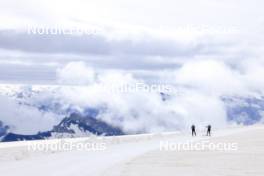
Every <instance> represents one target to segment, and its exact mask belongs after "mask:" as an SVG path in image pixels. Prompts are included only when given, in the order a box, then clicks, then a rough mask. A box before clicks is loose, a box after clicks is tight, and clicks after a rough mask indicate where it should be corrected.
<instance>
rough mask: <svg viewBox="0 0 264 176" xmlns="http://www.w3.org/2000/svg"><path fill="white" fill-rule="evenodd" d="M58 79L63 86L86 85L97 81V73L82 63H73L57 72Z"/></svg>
mask: <svg viewBox="0 0 264 176" xmlns="http://www.w3.org/2000/svg"><path fill="white" fill-rule="evenodd" d="M57 79H58V82H59V83H61V84H72V85H85V84H90V83H93V82H94V81H95V72H94V70H93V69H92V68H88V67H87V66H86V65H85V64H84V63H82V62H71V63H69V64H67V65H66V66H65V67H64V68H61V69H58V70H57Z"/></svg>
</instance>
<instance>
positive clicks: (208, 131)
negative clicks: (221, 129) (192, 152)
mask: <svg viewBox="0 0 264 176" xmlns="http://www.w3.org/2000/svg"><path fill="white" fill-rule="evenodd" d="M211 129H212V127H211V125H208V126H207V133H206V136H211Z"/></svg>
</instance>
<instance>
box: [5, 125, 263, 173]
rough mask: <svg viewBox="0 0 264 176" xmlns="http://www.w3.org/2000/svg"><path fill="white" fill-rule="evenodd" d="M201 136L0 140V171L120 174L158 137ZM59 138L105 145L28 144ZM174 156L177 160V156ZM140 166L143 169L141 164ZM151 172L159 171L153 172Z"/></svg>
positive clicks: (155, 146)
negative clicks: (88, 147)
mask: <svg viewBox="0 0 264 176" xmlns="http://www.w3.org/2000/svg"><path fill="white" fill-rule="evenodd" d="M256 129H261V130H263V131H264V127H263V126H261V125H259V126H253V127H232V128H228V129H224V130H221V131H215V132H214V134H213V137H211V138H210V139H217V138H221V137H228V136H232V135H240V134H241V135H242V134H244V133H245V132H247V131H250V130H251V131H252V130H256ZM203 139H209V138H208V137H206V136H203V135H200V136H197V137H191V136H190V134H186V133H181V132H173V133H159V134H143V135H127V136H115V137H96V136H91V137H89V138H74V139H53V140H48V141H30V142H29V141H20V142H8V143H0V173H1V175H3V176H17V175H23V176H24V175H25V176H35V175H37V176H72V175H78V176H101V175H105V176H106V175H109V176H110V175H112V176H118V175H131V173H129V172H123V174H121V171H122V169H124V165H126V164H127V163H130V162H131V161H133V160H135V159H136V158H141V157H143V156H144V155H146V154H147V153H151V152H154V153H155V152H156V153H157V151H159V147H160V141H173V142H186V141H190V140H192V141H199V140H203ZM62 142H63V143H74V144H80V143H82V144H83V143H99V144H100V143H103V144H104V147H105V148H104V150H98V151H95V150H91V151H87V150H77V149H73V150H71V151H58V150H48V151H40V150H39V151H33V150H32V146H34V145H37V144H58V143H62ZM30 147H31V148H30ZM30 149H31V150H30ZM175 159H176V160H177V158H175ZM159 162H164V163H166V158H164V157H162V158H160V161H159ZM152 164H153V163H152ZM143 166H144V165H143ZM145 166H149V167H152V166H151V163H150V165H148V164H147V163H145ZM131 167H133V165H131ZM141 169H143V170H144V167H143V168H141ZM124 173H125V174H124ZM173 174H174V173H171V175H173ZM132 175H133V174H132ZM135 175H136V174H135ZM154 175H163V174H162V173H158V172H156V173H155V174H154Z"/></svg>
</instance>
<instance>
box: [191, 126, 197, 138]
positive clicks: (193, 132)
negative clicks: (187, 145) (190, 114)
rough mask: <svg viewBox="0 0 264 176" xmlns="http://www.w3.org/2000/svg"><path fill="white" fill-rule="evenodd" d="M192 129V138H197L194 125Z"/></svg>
mask: <svg viewBox="0 0 264 176" xmlns="http://www.w3.org/2000/svg"><path fill="white" fill-rule="evenodd" d="M191 129H192V136H196V131H195V126H194V125H192V126H191Z"/></svg>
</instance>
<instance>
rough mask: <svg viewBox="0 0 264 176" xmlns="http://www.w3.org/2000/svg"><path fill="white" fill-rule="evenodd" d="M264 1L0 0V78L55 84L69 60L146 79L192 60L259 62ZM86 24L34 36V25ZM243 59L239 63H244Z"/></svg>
mask: <svg viewBox="0 0 264 176" xmlns="http://www.w3.org/2000/svg"><path fill="white" fill-rule="evenodd" d="M263 6H264V2H263V1H262V0H251V1H249V0H239V1H238V0H221V1H219V0H185V1H179V0H144V1H142V0H109V1H103V0H68V1H65V0H45V1H44V0H8V1H4V0H0V21H1V23H0V68H1V69H0V75H1V76H0V81H4V82H16V81H19V82H22V83H23V82H28V81H30V80H31V81H32V80H33V81H35V80H39V81H40V82H45V83H49V82H50V83H54V81H55V74H56V70H57V69H58V68H60V67H63V66H64V65H65V64H67V63H69V62H73V61H82V62H85V63H86V64H87V65H89V66H90V67H93V68H95V69H98V70H104V69H119V70H125V71H128V72H132V73H135V74H137V75H139V76H141V77H146V79H148V78H150V77H153V75H154V79H155V73H159V72H161V71H164V70H176V69H178V68H180V67H181V66H182V65H183V64H184V63H186V62H192V61H194V60H203V59H210V60H220V61H221V62H224V63H226V64H228V65H230V66H232V68H234V69H239V67H240V66H241V63H242V62H243V61H244V60H246V61H247V60H254V61H256V60H257V61H258V62H261V63H262V62H263V59H262V58H263V57H262V53H263V48H264V47H263V32H264V19H263V18H264V12H263ZM42 27H49V28H53V29H54V28H63V29H76V28H79V29H85V30H87V31H91V33H89V35H88V34H86V35H76V34H75V35H61V34H60V35H35V34H29V33H28V30H29V29H32V28H42ZM243 63H244V62H243Z"/></svg>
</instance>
